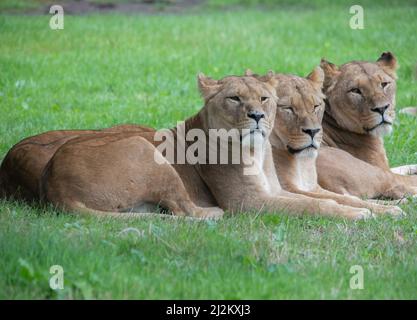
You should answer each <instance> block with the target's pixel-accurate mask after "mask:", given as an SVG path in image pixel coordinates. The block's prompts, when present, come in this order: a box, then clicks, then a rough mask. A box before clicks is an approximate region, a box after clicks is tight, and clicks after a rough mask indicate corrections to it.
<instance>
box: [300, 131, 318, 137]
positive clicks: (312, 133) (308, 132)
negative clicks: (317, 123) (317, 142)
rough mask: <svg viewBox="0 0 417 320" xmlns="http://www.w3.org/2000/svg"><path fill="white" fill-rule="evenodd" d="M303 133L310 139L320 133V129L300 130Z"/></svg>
mask: <svg viewBox="0 0 417 320" xmlns="http://www.w3.org/2000/svg"><path fill="white" fill-rule="evenodd" d="M302 130H303V132H304V133H307V134H308V135H309V136H310V137H311V139H313V138H314V136H315V135H316V134H317V133H318V132H319V131H320V129H302Z"/></svg>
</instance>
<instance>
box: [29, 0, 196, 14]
mask: <svg viewBox="0 0 417 320" xmlns="http://www.w3.org/2000/svg"><path fill="white" fill-rule="evenodd" d="M203 2H204V0H166V1H158V0H143V1H142V2H129V1H126V2H112V1H111V0H109V1H108V2H106V1H102V2H95V1H89V0H78V1H77V0H68V1H65V2H63V3H61V4H60V5H62V7H63V9H64V13H65V14H70V15H83V14H91V13H98V14H101V13H123V14H158V13H181V12H184V11H187V10H190V9H193V8H196V7H198V6H199V5H200V4H202V3H203ZM54 4H59V1H55V3H51V4H49V5H42V6H40V7H39V8H36V9H32V10H29V11H26V12H25V13H26V14H49V9H50V7H51V6H52V5H54Z"/></svg>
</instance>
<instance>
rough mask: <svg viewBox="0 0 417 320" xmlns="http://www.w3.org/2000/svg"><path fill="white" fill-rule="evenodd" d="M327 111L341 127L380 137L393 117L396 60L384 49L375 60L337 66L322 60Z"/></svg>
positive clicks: (385, 131) (390, 123) (390, 125)
mask: <svg viewBox="0 0 417 320" xmlns="http://www.w3.org/2000/svg"><path fill="white" fill-rule="evenodd" d="M320 66H321V67H322V68H323V70H324V73H325V81H324V93H325V95H326V96H327V99H328V102H329V105H328V106H327V109H326V113H329V114H330V115H331V116H332V117H333V118H334V120H335V121H336V122H337V124H338V125H339V126H340V127H342V128H343V129H345V130H348V131H351V132H355V133H359V134H372V135H375V136H383V135H385V134H389V133H391V131H392V124H393V121H394V119H395V92H396V83H395V80H396V69H397V67H398V66H397V60H396V59H395V57H394V55H393V54H392V53H390V52H384V53H383V54H382V55H381V56H380V57H379V59H378V60H377V61H376V62H363V61H353V62H349V63H346V64H344V65H342V66H340V67H337V66H335V65H334V64H332V63H330V62H328V61H326V60H323V59H322V61H321V64H320Z"/></svg>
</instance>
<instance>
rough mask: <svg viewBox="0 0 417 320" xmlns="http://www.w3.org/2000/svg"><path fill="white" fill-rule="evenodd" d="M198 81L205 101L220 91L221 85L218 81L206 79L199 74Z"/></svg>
mask: <svg viewBox="0 0 417 320" xmlns="http://www.w3.org/2000/svg"><path fill="white" fill-rule="evenodd" d="M197 81H198V88H199V89H200V93H201V95H202V96H203V98H204V99H205V100H207V99H209V98H211V97H212V96H213V95H214V94H215V93H216V92H217V91H219V89H220V84H219V82H218V81H217V80H214V79H212V78H210V77H206V76H205V75H204V74H202V73H199V74H198V76H197Z"/></svg>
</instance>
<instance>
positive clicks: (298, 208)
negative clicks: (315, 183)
mask: <svg viewBox="0 0 417 320" xmlns="http://www.w3.org/2000/svg"><path fill="white" fill-rule="evenodd" d="M284 194H286V195H285V196H278V197H257V198H256V199H255V198H251V199H250V200H249V201H244V200H242V201H241V202H240V203H235V204H234V206H232V207H231V208H228V209H229V210H231V211H233V210H238V211H242V210H243V211H258V212H260V213H268V212H277V211H278V212H286V213H289V214H294V215H317V214H318V215H323V216H327V217H343V218H348V219H352V220H357V219H364V218H368V217H371V216H372V213H371V211H369V209H365V208H353V207H349V206H344V205H340V204H338V203H337V202H336V201H333V200H321V199H314V198H310V197H306V196H303V195H299V194H290V193H284ZM287 195H288V196H287Z"/></svg>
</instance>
